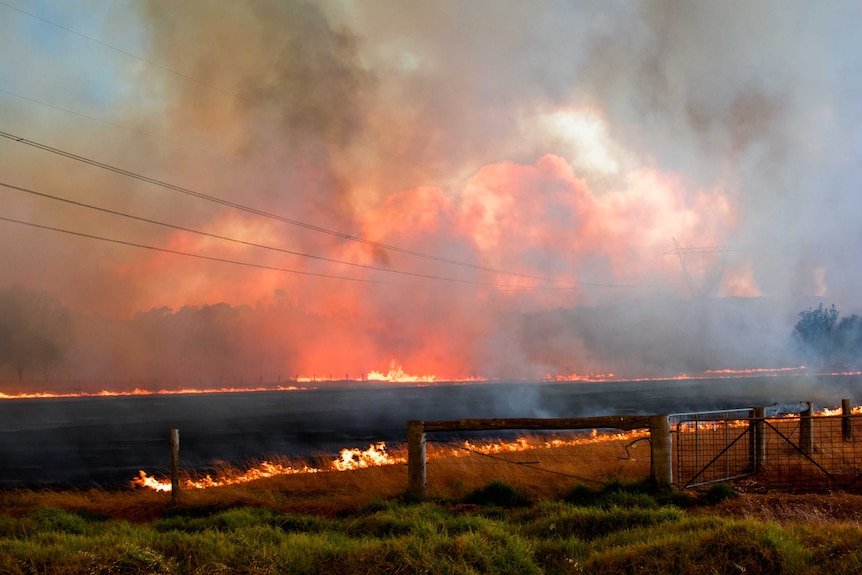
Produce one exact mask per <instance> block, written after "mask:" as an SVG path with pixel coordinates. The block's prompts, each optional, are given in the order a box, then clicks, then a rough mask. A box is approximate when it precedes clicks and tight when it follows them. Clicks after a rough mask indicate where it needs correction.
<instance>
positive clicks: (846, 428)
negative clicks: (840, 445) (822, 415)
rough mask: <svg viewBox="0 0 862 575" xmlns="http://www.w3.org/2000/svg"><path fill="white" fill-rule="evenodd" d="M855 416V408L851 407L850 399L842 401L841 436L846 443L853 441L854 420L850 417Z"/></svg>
mask: <svg viewBox="0 0 862 575" xmlns="http://www.w3.org/2000/svg"><path fill="white" fill-rule="evenodd" d="M852 414H853V408H852V407H851V406H850V400H849V399H842V400H841V435H842V437H844V441H852V440H853V419H852V418H851V417H850V416H851V415H852Z"/></svg>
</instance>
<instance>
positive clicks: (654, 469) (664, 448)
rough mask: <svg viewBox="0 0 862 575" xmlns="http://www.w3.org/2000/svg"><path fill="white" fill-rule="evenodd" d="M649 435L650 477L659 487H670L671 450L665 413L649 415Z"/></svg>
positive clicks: (671, 471)
mask: <svg viewBox="0 0 862 575" xmlns="http://www.w3.org/2000/svg"><path fill="white" fill-rule="evenodd" d="M649 436H650V444H651V461H650V479H652V481H653V482H654V483H655V484H656V485H657V486H659V487H670V485H671V483H673V450H672V440H671V435H670V421H669V420H668V417H667V415H653V416H650V418H649Z"/></svg>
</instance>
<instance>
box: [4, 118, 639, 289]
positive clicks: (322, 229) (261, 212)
mask: <svg viewBox="0 0 862 575" xmlns="http://www.w3.org/2000/svg"><path fill="white" fill-rule="evenodd" d="M0 137H3V138H6V139H8V140H12V141H15V142H18V143H20V144H25V145H28V146H32V147H34V148H37V149H39V150H43V151H46V152H50V153H53V154H56V155H59V156H62V157H65V158H68V159H71V160H75V161H78V162H82V163H84V164H88V165H91V166H94V167H97V168H101V169H103V170H107V171H110V172H114V173H117V174H120V175H123V176H127V177H130V178H134V179H136V180H140V181H142V182H146V183H149V184H153V185H156V186H160V187H162V188H165V189H168V190H172V191H175V192H178V193H181V194H185V195H188V196H191V197H194V198H197V199H200V200H205V201H208V202H211V203H214V204H219V205H223V206H227V207H230V208H233V209H236V210H239V211H243V212H246V213H250V214H254V215H257V216H261V217H265V218H269V219H272V220H276V221H279V222H283V223H287V224H291V225H294V226H297V227H300V228H304V229H308V230H311V231H315V232H318V233H322V234H327V235H330V236H334V237H337V238H340V239H343V240H348V241H353V242H357V243H360V244H363V245H368V246H372V247H376V248H380V249H385V250H389V251H392V252H397V253H401V254H405V255H409V256H413V257H418V258H423V259H427V260H431V261H435V262H438V263H444V264H449V265H455V266H460V267H465V268H470V269H474V270H478V271H484V272H490V273H496V274H501V275H508V276H513V277H521V278H525V279H532V280H537V281H544V282H552V283H559V282H561V281H562V280H560V279H559V278H550V277H545V276H536V275H532V274H525V273H519V272H513V271H507V270H502V269H497V268H492V267H487V266H481V265H478V264H472V263H469V262H464V261H459V260H453V259H449V258H444V257H441V256H436V255H433V254H427V253H424V252H419V251H416V250H411V249H407V248H402V247H399V246H395V245H392V244H386V243H383V242H377V241H374V240H369V239H366V238H362V237H359V236H355V235H353V234H348V233H345V232H340V231H337V230H332V229H329V228H325V227H322V226H318V225H315V224H310V223H307V222H303V221H300V220H295V219H292V218H288V217H286V216H281V215H278V214H274V213H272V212H267V211H265V210H260V209H257V208H252V207H250V206H245V205H243V204H239V203H236V202H232V201H230V200H225V199H223V198H218V197H216V196H211V195H208V194H204V193H202V192H197V191H195V190H192V189H189V188H184V187H182V186H177V185H174V184H170V183H168V182H163V181H161V180H157V179H155V178H151V177H149V176H145V175H143V174H139V173H137V172H132V171H130V170H126V169H124V168H119V167H116V166H112V165H110V164H105V163H103V162H99V161H97V160H93V159H90V158H87V157H84V156H80V155H78V154H73V153H72V152H67V151H64V150H61V149H59V148H54V147H52V146H48V145H46V144H41V143H39V142H36V141H34V140H29V139H27V138H23V137H21V136H16V135H14V134H10V133H8V132H5V131H2V130H0ZM583 285H593V286H595V287H641V286H622V285H621V286H617V285H615V284H599V283H596V284H592V283H578V284H577V285H573V284H571V283H569V284H568V285H562V286H556V287H560V288H566V287H570V288H575V287H579V286H583ZM549 287H552V286H549Z"/></svg>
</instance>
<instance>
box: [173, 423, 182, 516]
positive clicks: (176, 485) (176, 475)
mask: <svg viewBox="0 0 862 575" xmlns="http://www.w3.org/2000/svg"><path fill="white" fill-rule="evenodd" d="M179 496H180V430H179V429H171V502H175V501H176V500H177V498H178V497H179Z"/></svg>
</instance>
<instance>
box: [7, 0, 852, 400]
mask: <svg viewBox="0 0 862 575" xmlns="http://www.w3.org/2000/svg"><path fill="white" fill-rule="evenodd" d="M0 11H2V13H0V62H2V65H0V70H2V72H0V109H2V114H0V117H2V118H3V119H2V121H0V131H2V132H4V133H6V134H8V135H11V136H14V137H9V136H6V137H4V138H3V139H2V140H0V173H2V176H0V183H2V184H7V185H11V186H16V187H18V188H25V189H27V190H31V191H37V192H40V193H43V194H49V195H52V196H58V197H62V198H66V199H70V200H74V201H76V202H80V203H84V204H88V205H94V206H99V207H102V208H106V209H110V210H113V211H115V212H123V213H130V214H134V215H136V216H138V217H140V218H146V219H149V220H153V221H157V222H163V223H169V224H171V225H173V226H177V227H181V228H186V230H188V229H192V230H199V231H203V232H206V233H207V234H209V235H201V234H195V233H190V232H189V231H183V230H180V229H177V228H176V227H174V228H170V227H164V226H158V225H154V224H153V223H151V222H145V221H141V220H130V219H127V218H122V217H120V216H118V215H116V213H114V214H111V213H106V212H98V211H94V210H91V209H87V208H85V207H81V206H80V205H78V206H76V205H70V204H68V203H61V202H58V201H57V200H52V199H50V198H46V197H44V196H36V195H33V194H32V193H27V192H25V191H21V190H20V189H16V188H12V187H8V186H6V187H2V188H0V192H2V198H3V209H2V215H3V217H5V218H9V219H13V220H19V221H25V222H31V223H36V224H39V225H41V226H48V227H52V228H60V229H64V230H72V231H74V232H77V233H79V234H89V235H94V236H100V237H105V238H111V239H114V240H120V241H123V242H130V243H135V244H141V245H146V246H152V247H155V248H159V249H161V250H171V251H172V252H174V253H169V252H166V251H157V250H152V249H142V248H134V247H130V246H128V245H121V244H117V243H110V242H105V241H100V240H96V239H93V238H85V237H80V236H73V235H68V234H64V233H62V232H58V231H51V230H46V229H44V228H41V229H40V228H33V227H28V226H25V225H22V224H20V223H13V222H8V221H4V222H0V261H2V266H0V287H4V288H11V287H12V286H19V287H20V289H25V290H31V291H32V292H34V293H38V294H41V295H40V296H39V297H44V293H45V292H47V293H49V294H51V295H52V296H53V297H54V298H56V299H57V300H59V301H60V302H62V303H63V304H64V305H65V306H67V307H68V308H69V309H70V310H71V311H72V313H73V316H74V337H73V339H74V343H72V344H70V347H69V349H68V350H67V352H66V354H65V359H64V363H63V364H61V365H56V366H52V371H53V373H56V374H57V377H67V378H72V377H83V378H93V379H97V378H117V379H121V378H129V379H132V378H135V377H139V378H145V377H155V378H158V377H161V378H171V377H175V378H177V379H180V378H182V379H183V380H184V381H186V382H189V381H191V382H195V381H196V380H197V381H200V382H201V384H203V385H210V384H212V383H214V382H223V383H224V380H225V378H229V379H233V381H231V383H235V382H236V379H237V378H239V377H243V376H244V377H246V378H257V377H258V376H259V377H261V378H265V379H267V380H270V381H271V380H273V379H274V378H276V377H279V378H281V377H282V376H283V377H285V378H289V377H294V376H296V375H301V376H312V375H317V376H320V377H330V376H332V377H336V378H340V377H343V376H348V377H350V378H358V377H359V376H360V375H361V374H366V373H368V372H369V371H371V370H383V371H385V370H386V369H388V366H389V365H390V363H391V362H393V361H395V362H397V363H398V364H399V365H401V366H402V367H403V369H404V371H405V372H407V373H415V374H419V373H434V374H438V375H440V376H441V377H465V376H472V375H479V376H484V377H500V378H510V377H514V378H521V377H525V378H535V377H542V376H544V375H546V374H551V375H567V374H572V373H581V374H588V373H611V372H613V373H616V374H617V375H619V376H639V375H668V374H676V373H679V372H693V371H704V370H710V369H722V368H748V367H764V366H779V365H788V364H790V363H792V362H793V360H794V359H793V358H792V357H790V356H789V355H788V347H787V344H788V341H789V336H790V333H791V331H792V327H793V325H794V323H795V321H796V319H797V314H798V312H799V311H800V310H801V309H804V308H806V307H809V306H812V305H813V306H816V305H817V304H818V302H820V301H826V302H829V303H830V304H831V303H834V304H836V305H837V306H838V307H839V308H840V309H841V310H842V312H845V313H848V314H849V313H853V312H857V311H858V309H859V306H858V304H857V302H856V299H855V296H856V294H857V293H858V285H859V280H860V279H862V278H860V274H862V270H860V268H859V266H858V265H857V264H858V262H857V258H856V257H855V253H856V247H857V246H859V245H860V242H862V227H860V226H859V223H858V219H859V214H860V210H859V209H858V208H859V199H858V194H857V192H856V185H857V182H858V181H859V175H860V174H859V169H860V168H859V166H860V162H859V161H858V160H859V151H860V150H859V148H860V142H862V138H860V133H862V132H860V126H862V109H860V105H859V103H858V83H859V78H862V62H860V58H859V56H858V55H859V54H862V51H860V50H859V49H858V47H857V46H856V44H857V43H858V41H857V40H856V33H855V32H856V31H855V29H854V23H855V22H858V18H859V17H860V16H862V14H859V12H860V11H862V8H861V7H860V6H858V5H856V4H855V3H852V2H829V3H827V4H825V5H823V4H821V5H818V6H813V5H811V4H810V3H806V2H796V1H793V2H778V1H775V2H759V3H757V4H756V5H753V4H750V3H742V2H722V3H715V2H707V1H703V2H699V1H698V2H672V1H659V0H643V1H639V2H603V3H599V4H597V3H587V2H583V3H582V2H571V3H568V2H563V3H540V4H536V3H525V2H491V1H477V2H469V3H462V2H431V3H428V2H412V1H411V2H398V3H389V2H377V1H371V2H362V3H351V2H337V1H335V0H332V1H327V2H275V1H266V0H245V1H237V2H230V3H224V4H219V5H218V6H217V7H216V6H214V5H213V4H212V3H211V2H205V1H203V0H192V1H186V2H182V3H176V2H167V1H165V0H148V1H146V2H137V3H132V4H128V5H125V4H123V5H121V4H115V3H110V4H109V5H105V4H104V3H91V2H87V1H83V0H82V1H79V2H71V3H70V2H50V1H46V2H35V3H32V5H28V7H27V9H26V11H21V10H16V9H13V8H10V7H0ZM16 137H17V138H23V139H24V140H26V141H18V140H17V139H16ZM27 142H38V143H40V144H43V145H45V146H49V147H52V148H56V149H58V150H63V151H65V152H68V153H70V154H75V155H78V156H81V157H84V158H89V159H92V160H95V161H98V162H101V163H104V164H108V165H110V166H116V167H119V168H122V169H123V170H127V171H130V172H133V173H135V174H139V175H142V176H146V177H147V178H152V179H156V180H159V181H161V182H166V183H169V184H171V185H172V186H176V187H181V188H184V189H185V190H187V191H188V190H191V191H193V192H196V193H200V194H206V195H208V196H211V197H214V198H218V199H220V200H225V201H227V202H230V203H234V204H241V205H242V206H246V207H248V208H251V210H252V211H242V210H237V209H234V208H232V207H230V206H227V205H224V204H223V203H222V204H219V203H214V202H212V201H206V200H204V199H201V198H200V197H194V196H193V195H189V194H188V193H178V192H177V191H176V190H172V189H168V188H165V187H163V186H158V185H153V184H152V183H148V182H144V181H141V180H140V179H134V178H130V177H128V176H127V175H122V174H118V173H116V172H112V171H108V170H104V169H98V168H96V167H94V166H92V165H88V164H87V163H86V162H82V161H79V160H77V161H76V160H74V159H69V158H68V157H62V156H60V155H58V154H56V153H51V152H49V151H45V150H43V149H38V148H36V147H34V146H32V145H29V144H28V143H27ZM255 210H257V211H263V212H267V213H268V214H271V215H276V216H279V217H281V218H287V219H289V220H294V221H299V222H302V223H304V224H308V225H310V226H313V227H318V228H325V229H326V230H330V231H335V232H339V233H336V234H331V233H321V232H320V231H319V230H318V231H315V230H312V229H309V228H308V227H301V226H296V225H291V224H289V223H285V222H284V221H281V220H279V219H278V218H272V217H262V216H261V215H259V214H255V213H252V212H253V211H255ZM216 236H222V237H229V238H234V239H239V240H242V242H244V243H237V242H229V241H225V240H224V239H219V238H218V237H216ZM674 238H675V239H676V241H677V242H678V247H679V248H681V250H678V249H676V248H675V245H674ZM357 239H360V240H361V241H356V240H357ZM260 246H267V247H269V248H278V249H277V250H273V249H264V248H261V247H260ZM391 246H394V247H397V248H398V249H392V247H391ZM724 247H726V249H724ZM692 248H710V249H703V250H697V249H694V250H692ZM686 249H688V250H689V251H686ZM680 251H681V252H682V253H676V252H680ZM176 252H182V253H191V254H199V255H203V256H206V257H207V258H211V259H206V260H204V259H196V258H192V257H189V256H183V255H179V254H177V253H176ZM296 254H306V255H305V256H302V255H296ZM416 254H420V256H417V255H416ZM308 256H313V257H308ZM424 256H432V257H424ZM213 259H215V260H230V261H242V262H248V263H252V264H254V265H255V266H258V267H248V266H238V265H235V264H230V263H226V262H225V261H213ZM333 260H337V261H339V262H349V264H350V265H346V264H343V263H341V264H340V263H335V262H334V261H333ZM271 268H280V270H278V269H271ZM284 269H289V270H293V272H298V273H293V272H286V271H283V270H284ZM320 276H336V277H335V278H333V277H320ZM19 287H16V288H15V289H16V290H17V289H19ZM4 369H8V370H9V371H8V373H7V372H3V374H4V377H7V376H8V377H7V378H8V379H12V378H13V377H14V372H13V371H12V368H11V367H10V366H7V367H5V368H4Z"/></svg>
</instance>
